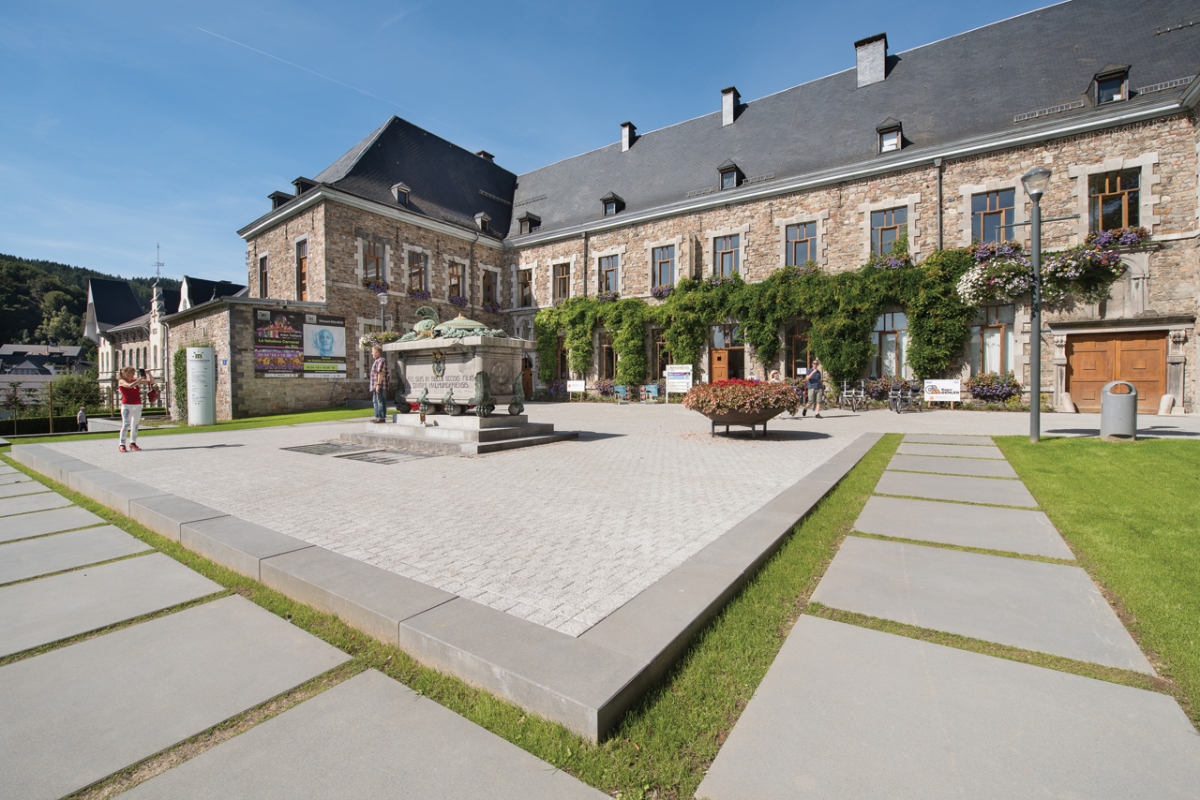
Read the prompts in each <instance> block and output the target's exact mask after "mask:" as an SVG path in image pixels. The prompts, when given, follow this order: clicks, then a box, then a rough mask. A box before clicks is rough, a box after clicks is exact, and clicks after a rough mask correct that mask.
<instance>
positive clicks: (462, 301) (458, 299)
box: [450, 294, 467, 308]
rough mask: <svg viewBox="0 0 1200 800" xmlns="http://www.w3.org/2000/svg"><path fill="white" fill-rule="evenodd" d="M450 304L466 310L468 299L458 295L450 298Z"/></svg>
mask: <svg viewBox="0 0 1200 800" xmlns="http://www.w3.org/2000/svg"><path fill="white" fill-rule="evenodd" d="M450 304H451V305H455V306H458V307H459V308H466V306H467V298H465V297H463V296H462V295H461V294H456V295H454V296H453V297H451V298H450Z"/></svg>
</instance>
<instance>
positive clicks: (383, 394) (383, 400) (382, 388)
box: [371, 345, 388, 425]
mask: <svg viewBox="0 0 1200 800" xmlns="http://www.w3.org/2000/svg"><path fill="white" fill-rule="evenodd" d="M371 355H373V356H375V360H374V361H373V362H371V403H372V404H373V405H374V406H375V424H376V425H378V424H379V423H381V422H387V387H388V365H387V359H386V358H384V357H383V348H382V347H380V346H379V345H375V346H374V347H372V348H371Z"/></svg>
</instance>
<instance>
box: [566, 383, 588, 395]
mask: <svg viewBox="0 0 1200 800" xmlns="http://www.w3.org/2000/svg"><path fill="white" fill-rule="evenodd" d="M586 391H587V383H586V382H585V381H567V392H568V393H570V394H575V393H576V392H581V393H582V392H586Z"/></svg>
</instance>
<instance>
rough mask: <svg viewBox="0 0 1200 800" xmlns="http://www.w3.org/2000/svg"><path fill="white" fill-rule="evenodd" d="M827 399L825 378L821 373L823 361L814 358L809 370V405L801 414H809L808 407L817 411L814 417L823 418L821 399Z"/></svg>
mask: <svg viewBox="0 0 1200 800" xmlns="http://www.w3.org/2000/svg"><path fill="white" fill-rule="evenodd" d="M824 399H825V378H824V376H823V375H822V374H821V362H820V361H818V360H817V359H815V358H814V359H813V362H812V369H810V370H809V371H808V407H807V408H805V409H804V412H803V414H801V416H808V409H809V408H811V409H812V410H813V411H814V412H815V413H814V414H813V416H814V417H816V418H817V419H821V401H823V400H824Z"/></svg>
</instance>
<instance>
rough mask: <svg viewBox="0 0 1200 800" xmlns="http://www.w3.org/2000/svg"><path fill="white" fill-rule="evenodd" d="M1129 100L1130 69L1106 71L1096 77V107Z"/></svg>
mask: <svg viewBox="0 0 1200 800" xmlns="http://www.w3.org/2000/svg"><path fill="white" fill-rule="evenodd" d="M1128 99H1129V69H1128V68H1127V67H1126V68H1119V69H1111V68H1110V69H1106V70H1105V71H1104V72H1101V73H1099V74H1097V75H1096V105H1098V106H1099V105H1104V104H1105V103H1115V102H1117V101H1118V100H1128Z"/></svg>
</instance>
